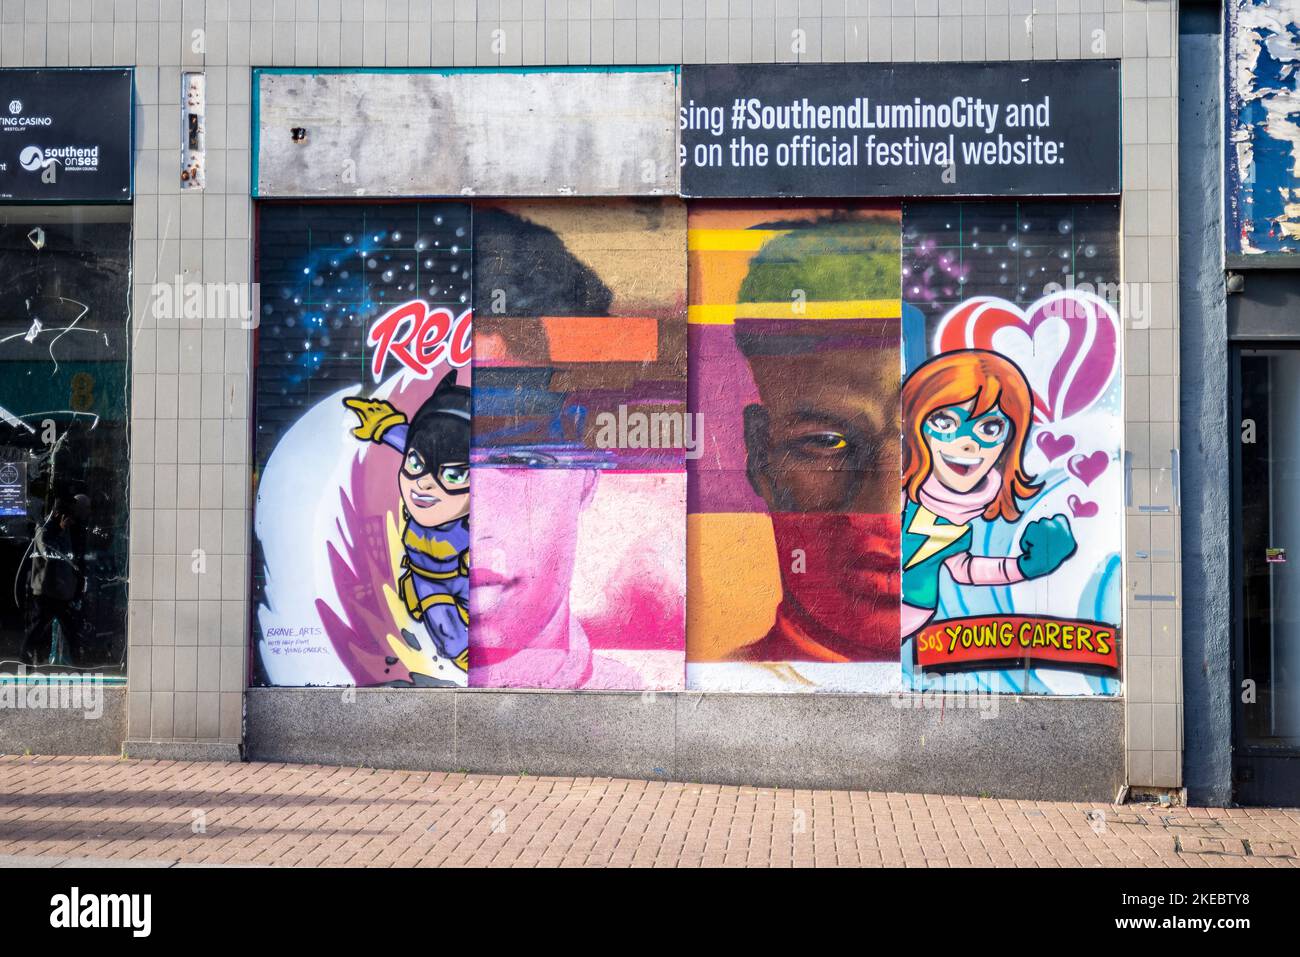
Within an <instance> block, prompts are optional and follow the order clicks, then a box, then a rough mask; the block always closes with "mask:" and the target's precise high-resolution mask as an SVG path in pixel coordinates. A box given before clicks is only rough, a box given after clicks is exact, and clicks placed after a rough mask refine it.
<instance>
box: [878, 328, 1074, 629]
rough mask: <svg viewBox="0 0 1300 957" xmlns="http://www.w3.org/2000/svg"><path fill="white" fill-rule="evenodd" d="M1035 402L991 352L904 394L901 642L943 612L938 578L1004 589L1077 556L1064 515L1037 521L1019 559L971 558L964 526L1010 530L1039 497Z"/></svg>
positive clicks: (913, 384) (957, 356)
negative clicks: (1032, 471) (992, 524)
mask: <svg viewBox="0 0 1300 957" xmlns="http://www.w3.org/2000/svg"><path fill="white" fill-rule="evenodd" d="M1032 417H1033V398H1032V396H1031V395H1030V391H1029V383H1028V382H1027V381H1025V376H1024V373H1022V372H1021V371H1020V369H1019V368H1017V367H1016V365H1015V364H1014V363H1013V362H1011V361H1010V360H1008V359H1005V358H1003V357H1002V356H1000V355H997V354H996V353H993V352H986V351H983V350H979V349H969V350H964V351H961V352H947V353H944V354H942V355H939V356H936V357H934V358H933V359H930V360H929V361H928V362H925V363H924V364H922V365H920V366H918V367H917V368H916V370H915V371H914V372H913V373H912V374H911V375H910V376H909V377H908V379H907V381H906V382H905V383H904V384H903V395H902V418H903V523H902V525H903V527H902V533H903V547H902V565H903V570H902V593H903V594H902V598H903V601H902V634H903V637H904V638H906V637H908V636H909V635H912V634H915V633H916V632H917V631H919V630H920V629H921V627H922V626H924V625H925V623H926V622H928V621H929V620H930V619H931V618H932V617H933V616H934V612H935V609H936V607H937V606H938V604H939V568H940V566H942V567H944V568H947V569H948V572H949V574H951V575H952V578H953V581H955V582H957V583H958V584H960V585H1010V584H1013V583H1015V582H1018V581H1024V580H1025V579H1028V578H1039V577H1041V576H1043V575H1048V574H1051V573H1052V572H1054V571H1055V570H1056V569H1057V568H1059V567H1060V565H1061V563H1062V562H1064V561H1065V560H1066V559H1067V558H1069V557H1070V556H1071V555H1073V554H1074V552H1075V548H1076V545H1075V541H1074V533H1073V532H1072V531H1071V530H1070V523H1069V520H1068V519H1066V517H1065V516H1064V515H1055V516H1053V517H1052V518H1043V519H1038V520H1037V521H1033V522H1030V523H1029V524H1028V525H1027V526H1025V530H1024V532H1023V533H1022V534H1021V536H1020V549H1021V553H1020V555H1018V556H1014V557H1007V558H993V557H983V556H976V555H971V553H970V546H971V528H970V522H971V520H972V519H974V518H976V517H980V516H982V517H983V518H985V519H986V520H988V521H993V520H995V519H1001V520H1002V521H1005V522H1014V521H1016V520H1017V519H1018V518H1020V513H1021V505H1022V503H1024V502H1026V501H1028V500H1029V499H1032V498H1033V497H1034V496H1035V495H1037V494H1038V493H1039V491H1040V490H1041V489H1042V486H1041V484H1035V482H1034V479H1033V477H1032V476H1030V475H1028V474H1026V472H1025V469H1024V456H1025V450H1026V448H1027V447H1028V444H1029V426H1030V422H1031V419H1032Z"/></svg>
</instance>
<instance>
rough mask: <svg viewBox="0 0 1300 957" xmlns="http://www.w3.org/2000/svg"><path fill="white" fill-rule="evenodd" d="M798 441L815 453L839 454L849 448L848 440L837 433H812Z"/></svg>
mask: <svg viewBox="0 0 1300 957" xmlns="http://www.w3.org/2000/svg"><path fill="white" fill-rule="evenodd" d="M800 441H801V442H802V443H803V444H804V446H805V447H807V448H809V449H812V450H813V451H815V452H839V451H841V450H843V449H847V448H848V447H849V440H848V439H846V438H845V437H844V436H843V435H841V434H840V433H839V432H814V433H813V434H812V435H805V436H804V437H803V438H802V439H801V440H800Z"/></svg>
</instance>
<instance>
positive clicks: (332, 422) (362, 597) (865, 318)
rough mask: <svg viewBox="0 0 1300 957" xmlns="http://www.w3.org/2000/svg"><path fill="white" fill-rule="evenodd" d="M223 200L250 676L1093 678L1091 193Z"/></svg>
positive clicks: (1095, 284) (1109, 280) (1098, 388)
mask: <svg viewBox="0 0 1300 957" xmlns="http://www.w3.org/2000/svg"><path fill="white" fill-rule="evenodd" d="M259 217H260V218H259V228H258V243H259V263H258V270H259V280H260V282H261V314H260V316H259V317H258V318H259V323H258V328H257V374H256V423H257V426H256V438H255V449H254V451H255V461H254V476H253V478H254V482H255V488H256V499H255V510H254V532H255V543H254V558H255V562H254V589H255V598H256V601H255V634H256V642H255V650H254V657H255V675H256V680H257V681H258V683H261V684H266V685H288V686H301V685H371V686H374V685H389V686H394V687H440V686H446V687H457V686H465V685H469V686H476V687H521V688H557V689H584V688H585V689H620V690H656V689H663V690H673V689H680V688H683V687H688V688H692V689H699V690H718V691H763V690H767V691H771V690H780V691H814V692H815V691H874V692H889V691H895V690H898V689H903V690H917V691H922V690H930V689H932V688H935V687H942V688H943V689H945V690H971V691H981V692H985V691H988V692H999V693H1016V694H1063V695H1088V694H1102V695H1105V694H1117V693H1118V692H1119V690H1120V673H1119V662H1120V654H1121V647H1120V645H1121V628H1120V625H1121V617H1120V615H1121V604H1122V602H1121V588H1122V586H1121V577H1122V576H1121V559H1120V542H1121V539H1122V522H1123V501H1122V499H1123V477H1122V462H1121V435H1122V418H1121V414H1122V413H1121V408H1122V403H1121V399H1122V394H1121V379H1122V377H1121V376H1120V374H1119V372H1120V340H1121V335H1120V333H1121V329H1120V320H1119V313H1118V307H1119V300H1120V288H1119V284H1118V276H1119V251H1118V235H1119V210H1118V204H1117V203H1115V202H1111V201H1094V202H1086V203H1068V202H1050V203H1049V202H1032V203H1031V202H1025V203H1015V202H1001V203H998V202H969V203H950V202H943V203H940V202H915V203H907V204H905V205H904V206H903V207H901V208H900V207H898V206H897V205H888V204H886V205H879V204H849V205H841V206H833V207H832V206H828V207H819V206H810V205H796V204H791V203H744V202H740V203H737V202H728V203H723V202H717V203H697V204H693V205H691V206H690V208H689V211H688V209H687V207H686V206H685V205H684V204H683V203H681V202H679V201H677V200H663V199H656V200H620V201H616V202H610V201H599V202H597V201H589V200H581V201H549V200H533V201H516V202H497V201H492V202H479V203H474V204H472V205H471V204H461V203H413V204H378V203H370V204H340V205H328V206H327V205H312V204H287V203H274V204H269V205H264V206H262V207H261V209H260V212H259ZM471 371H472V373H473V375H472V381H471ZM688 373H689V374H688ZM471 512H472V513H473V516H474V519H473V521H472V522H471V520H470V515H471ZM471 555H472V559H471ZM688 587H689V602H688V601H687V596H688Z"/></svg>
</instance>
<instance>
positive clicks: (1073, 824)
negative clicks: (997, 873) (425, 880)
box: [0, 756, 1300, 868]
mask: <svg viewBox="0 0 1300 957" xmlns="http://www.w3.org/2000/svg"><path fill="white" fill-rule="evenodd" d="M109 863H112V864H132V863H134V864H166V865H174V864H181V865H194V864H203V865H215V864H237V865H280V866H283V865H348V866H358V865H366V866H380V867H382V866H391V865H398V866H408V865H425V866H437V865H491V866H507V867H508V866H515V867H534V866H567V867H574V866H577V867H582V866H655V867H696V866H712V865H750V866H790V865H795V866H803V865H867V866H878V865H895V866H909V867H936V866H938V867H943V866H971V865H1011V866H1014V865H1022V866H1030V867H1052V866H1084V867H1096V866H1103V867H1104V866H1124V865H1128V866H1145V867H1165V866H1169V867H1286V868H1290V867H1297V866H1300V809H1249V810H1244V809H1206V808H1160V807H1149V806H1143V805H1125V806H1123V807H1118V808H1117V807H1113V806H1111V805H1107V804H1067V803H1053V802H1046V801H1010V800H997V799H989V798H969V797H942V796H935V795H922V794H881V793H875V792H850V791H805V790H786V789H776V788H758V787H729V786H719V785H703V784H678V783H672V782H665V781H650V782H647V781H631V780H622V779H614V778H558V777H498V776H496V775H485V774H450V773H428V772H412V771H377V770H369V769H358V768H334V767H318V766H306V765H284V764H215V763H211V764H209V763H185V762H172V761H138V760H120V759H114V758H98V757H15V756H9V757H0V866H5V865H8V866H16V865H33V864H35V865H42V864H54V865H58V864H109Z"/></svg>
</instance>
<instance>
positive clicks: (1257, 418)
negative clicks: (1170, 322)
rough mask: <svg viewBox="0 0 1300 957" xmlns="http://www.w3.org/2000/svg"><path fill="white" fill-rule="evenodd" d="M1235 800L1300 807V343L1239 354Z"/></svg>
mask: <svg viewBox="0 0 1300 957" xmlns="http://www.w3.org/2000/svg"><path fill="white" fill-rule="evenodd" d="M1232 365H1233V386H1232V391H1233V402H1234V410H1233V411H1234V416H1233V426H1234V427H1235V428H1238V429H1239V440H1238V441H1237V442H1235V443H1234V447H1235V451H1234V453H1233V458H1234V461H1233V503H1232V506H1233V515H1234V521H1233V531H1232V534H1233V541H1232V562H1233V589H1232V596H1233V605H1234V607H1233V618H1234V623H1235V628H1234V631H1235V634H1234V646H1233V678H1234V692H1235V693H1234V701H1235V705H1234V721H1233V796H1234V800H1235V801H1236V802H1237V803H1240V804H1271V805H1291V804H1296V803H1297V801H1300V344H1296V345H1290V344H1287V345H1274V344H1271V343H1270V344H1268V345H1266V346H1261V347H1255V346H1252V345H1248V344H1241V345H1237V346H1235V347H1234V349H1233V363H1232Z"/></svg>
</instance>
